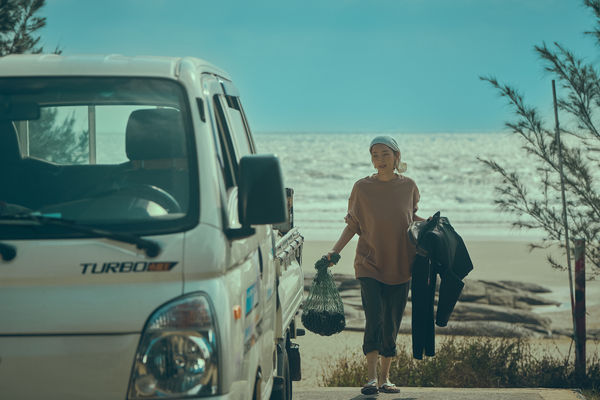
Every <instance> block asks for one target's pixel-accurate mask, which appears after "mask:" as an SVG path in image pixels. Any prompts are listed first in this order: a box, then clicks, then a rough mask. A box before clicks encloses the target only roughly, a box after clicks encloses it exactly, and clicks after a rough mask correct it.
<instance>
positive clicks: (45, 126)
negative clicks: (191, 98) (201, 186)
mask: <svg viewBox="0 0 600 400" xmlns="http://www.w3.org/2000/svg"><path fill="white" fill-rule="evenodd" d="M194 155H195V151H194V146H193V136H192V135H191V121H190V117H189V107H188V102H187V100H186V95H185V92H184V90H183V88H182V86H181V85H179V84H178V83H177V82H175V81H171V80H167V79H155V78H105V77H76V78H62V77H60V78H59V77H35V78H0V216H8V215H18V214H20V215H23V214H25V215H27V214H34V215H38V216H44V217H53V218H62V219H68V220H71V221H74V222H76V223H81V224H86V225H88V226H101V227H102V228H104V229H111V230H113V231H122V232H131V233H137V234H158V233H166V232H173V231H177V230H183V229H185V228H186V227H187V226H189V225H190V224H191V223H193V221H194V220H197V215H195V214H194V210H198V206H197V188H194V187H193V186H192V183H193V182H197V179H195V177H196V176H197V175H196V174H195V168H196V163H195V161H194ZM2 221H4V222H2ZM6 221H10V219H0V224H2V226H1V227H0V237H2V238H17V237H19V238H27V237H32V238H33V237H35V238H38V237H40V236H52V235H58V234H61V235H64V232H65V230H64V229H63V230H60V229H59V230H56V228H55V227H54V225H53V224H50V225H48V226H46V225H44V226H38V227H36V228H35V229H32V228H31V226H29V227H28V226H26V225H25V226H24V225H23V224H10V223H7V222H6ZM71 235H73V234H71ZM77 235H79V236H81V235H84V236H85V233H81V232H80V233H78V234H77Z"/></svg>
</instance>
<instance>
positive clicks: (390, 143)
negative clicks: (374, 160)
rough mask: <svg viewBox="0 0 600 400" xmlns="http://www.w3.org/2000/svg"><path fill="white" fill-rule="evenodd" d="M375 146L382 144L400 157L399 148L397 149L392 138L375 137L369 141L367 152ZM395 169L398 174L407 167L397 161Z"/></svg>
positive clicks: (396, 144)
mask: <svg viewBox="0 0 600 400" xmlns="http://www.w3.org/2000/svg"><path fill="white" fill-rule="evenodd" d="M376 144H384V145H386V146H387V147H389V148H390V149H392V150H394V151H397V152H398V154H399V155H400V147H398V143H396V141H395V140H394V138H393V137H391V136H377V137H376V138H375V139H373V140H371V145H370V146H369V152H370V151H371V149H372V148H373V146H375V145H376ZM400 157H402V156H401V155H400ZM396 169H397V170H398V172H400V173H402V172H405V171H406V169H407V165H406V163H404V162H402V161H401V160H398V166H397V167H396Z"/></svg>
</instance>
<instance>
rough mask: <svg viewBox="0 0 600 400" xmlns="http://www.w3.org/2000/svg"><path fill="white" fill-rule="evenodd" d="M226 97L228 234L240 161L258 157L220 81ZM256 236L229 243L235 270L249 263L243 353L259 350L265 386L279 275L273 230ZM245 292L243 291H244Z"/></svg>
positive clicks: (261, 229)
mask: <svg viewBox="0 0 600 400" xmlns="http://www.w3.org/2000/svg"><path fill="white" fill-rule="evenodd" d="M221 86H222V88H223V93H220V94H215V95H214V96H213V98H212V99H211V101H212V106H213V109H214V111H215V119H216V120H217V121H216V122H217V130H218V132H219V142H220V146H221V153H222V158H223V160H221V161H222V162H223V168H224V175H225V177H226V178H225V181H226V182H227V186H228V188H227V197H228V204H227V210H226V213H227V216H226V217H227V220H228V221H227V223H228V224H229V227H230V228H237V227H239V226H240V224H239V220H238V211H237V184H238V182H237V176H238V171H237V168H238V164H239V161H240V159H241V158H242V157H243V156H245V155H249V154H253V153H256V149H255V145H254V141H253V139H252V136H251V133H250V130H249V128H248V124H247V122H246V120H245V117H244V114H243V110H242V107H241V103H240V99H239V96H238V94H237V91H236V89H235V88H234V87H233V86H232V85H231V84H230V83H229V82H226V81H221ZM255 228H256V233H255V234H254V235H252V236H250V237H248V238H244V239H236V240H232V241H230V245H231V257H232V263H231V264H232V265H239V264H244V263H246V264H247V263H251V270H252V272H250V275H248V276H249V278H250V279H248V280H247V281H246V282H243V285H245V286H246V288H245V290H244V292H245V295H246V299H245V310H243V311H244V312H245V314H246V318H247V320H246V321H245V331H246V332H245V334H244V342H245V346H244V347H245V351H248V348H249V347H251V346H252V347H253V346H257V348H258V352H259V353H260V361H259V363H260V368H261V371H262V377H263V380H264V381H265V383H266V381H268V379H270V377H271V376H272V372H273V345H274V342H275V311H276V290H275V269H274V267H273V262H272V246H273V241H272V228H271V227H270V226H257V227H255ZM243 289H244V288H243Z"/></svg>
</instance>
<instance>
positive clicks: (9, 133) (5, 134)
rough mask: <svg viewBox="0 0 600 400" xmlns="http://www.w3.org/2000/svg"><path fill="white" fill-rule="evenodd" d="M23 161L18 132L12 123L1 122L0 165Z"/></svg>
mask: <svg viewBox="0 0 600 400" xmlns="http://www.w3.org/2000/svg"><path fill="white" fill-rule="evenodd" d="M19 161H21V150H20V148H19V140H18V138H17V130H16V129H15V126H14V125H13V123H12V122H11V121H7V120H0V163H2V164H5V163H13V162H19Z"/></svg>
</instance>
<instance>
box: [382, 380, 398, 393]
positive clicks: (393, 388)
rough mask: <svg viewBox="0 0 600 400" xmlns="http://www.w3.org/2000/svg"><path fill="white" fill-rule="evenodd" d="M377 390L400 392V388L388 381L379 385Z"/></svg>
mask: <svg viewBox="0 0 600 400" xmlns="http://www.w3.org/2000/svg"><path fill="white" fill-rule="evenodd" d="M379 391H380V392H381V393H400V389H399V388H398V386H396V385H394V384H393V383H390V382H386V383H384V384H383V385H381V386H379Z"/></svg>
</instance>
